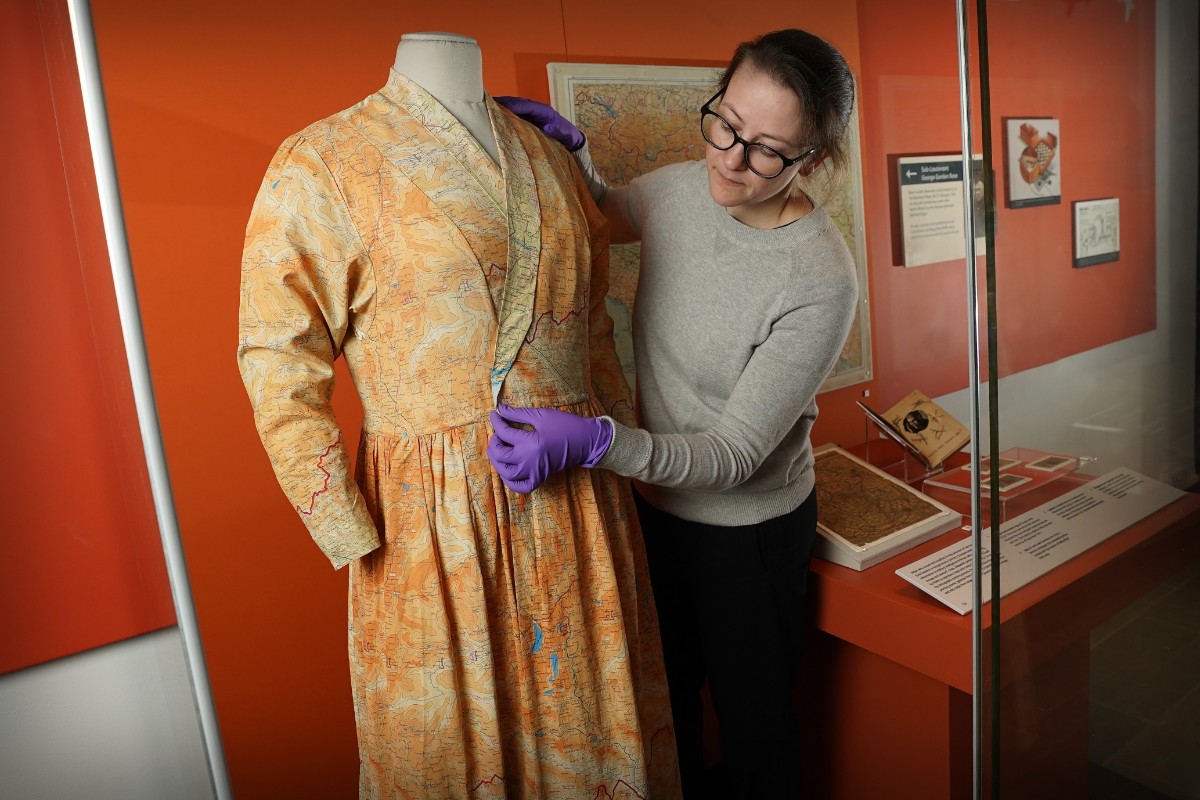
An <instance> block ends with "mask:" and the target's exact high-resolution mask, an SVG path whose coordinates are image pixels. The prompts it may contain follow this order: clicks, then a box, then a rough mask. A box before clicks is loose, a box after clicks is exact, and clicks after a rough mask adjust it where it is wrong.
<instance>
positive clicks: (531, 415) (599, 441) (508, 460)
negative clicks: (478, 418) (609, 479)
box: [487, 405, 613, 494]
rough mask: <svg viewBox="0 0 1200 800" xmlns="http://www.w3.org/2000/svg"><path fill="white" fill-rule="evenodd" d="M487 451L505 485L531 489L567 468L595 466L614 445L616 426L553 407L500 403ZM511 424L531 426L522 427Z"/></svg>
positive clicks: (516, 488) (526, 492)
mask: <svg viewBox="0 0 1200 800" xmlns="http://www.w3.org/2000/svg"><path fill="white" fill-rule="evenodd" d="M491 420H492V430H493V433H492V436H491V438H490V439H488V446H487V455H488V460H489V461H491V462H492V466H493V467H494V468H495V470H496V473H497V474H498V475H499V476H500V480H502V481H503V482H504V485H505V486H507V487H508V488H509V489H512V490H513V491H514V492H520V493H521V494H528V493H529V492H532V491H533V490H534V489H536V488H537V487H539V486H541V485H542V484H543V483H545V481H546V479H548V478H549V477H550V476H551V475H553V474H555V473H556V472H560V471H562V470H564V469H567V468H568V467H575V466H584V467H591V466H595V464H596V462H597V461H599V460H600V459H601V458H603V456H604V454H605V453H606V452H608V446H609V445H610V444H612V434H613V429H612V425H611V424H610V423H608V422H606V421H604V420H602V419H596V418H593V417H581V416H579V415H577V414H571V413H569V412H567V411H559V410H558V409H554V408H512V407H511V406H503V405H502V406H497V407H496V410H495V411H493V412H492V413H491ZM511 423H520V424H524V425H528V426H530V427H531V428H532V429H533V430H525V429H524V428H518V427H515V426H514V425H512V424H511Z"/></svg>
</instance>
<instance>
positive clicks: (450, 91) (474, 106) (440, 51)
mask: <svg viewBox="0 0 1200 800" xmlns="http://www.w3.org/2000/svg"><path fill="white" fill-rule="evenodd" d="M393 68H394V69H395V70H396V71H397V72H399V73H400V74H401V75H403V76H405V77H406V78H408V79H409V80H411V81H412V82H413V83H415V84H417V85H418V86H420V87H421V88H422V89H424V90H425V91H427V92H429V94H431V95H432V96H433V99H435V100H437V101H438V102H439V103H441V104H442V105H443V106H445V107H446V110H447V111H449V112H450V113H451V114H453V115H454V118H455V119H457V120H458V121H459V122H461V123H462V124H463V125H464V126H466V128H467V130H469V131H470V132H471V135H472V136H474V137H475V139H476V141H478V142H479V143H480V144H481V145H483V149H484V150H486V151H487V153H488V155H489V156H491V157H492V161H494V162H497V163H499V156H498V155H497V151H496V136H495V134H494V133H492V123H491V120H489V119H488V112H487V106H486V105H485V103H484V100H483V95H484V89H483V55H482V53H481V52H480V50H479V45H478V44H476V42H475V40H474V39H472V38H471V37H469V36H461V35H459V34H457V33H442V32H439V31H432V32H425V33H406V34H404V35H403V36H401V37H400V44H398V45H397V46H396V63H395V65H394V66H393Z"/></svg>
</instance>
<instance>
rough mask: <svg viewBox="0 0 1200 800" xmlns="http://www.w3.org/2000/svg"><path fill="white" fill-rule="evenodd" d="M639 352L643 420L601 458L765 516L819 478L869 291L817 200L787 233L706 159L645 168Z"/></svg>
mask: <svg viewBox="0 0 1200 800" xmlns="http://www.w3.org/2000/svg"><path fill="white" fill-rule="evenodd" d="M625 200H626V213H627V216H628V217H629V220H630V221H631V222H632V223H633V225H634V226H635V228H636V229H637V230H638V232H639V233H640V238H641V247H642V265H641V274H640V277H639V281H638V290H637V297H636V300H635V304H634V323H633V326H634V331H633V338H634V354H635V357H636V367H637V399H638V419H639V424H640V425H641V426H642V427H641V428H637V429H634V428H628V427H625V426H623V425H620V424H618V423H614V436H613V442H612V445H611V447H610V448H609V450H608V452H607V453H606V454H605V455H604V457H603V458H602V459H601V460H600V461H599V463H598V464H597V465H596V466H597V467H600V468H605V469H610V470H613V471H615V472H617V473H618V474H621V475H627V476H631V477H633V478H634V479H636V480H637V481H638V482H639V484H638V491H639V492H640V493H642V495H643V496H644V497H645V498H646V499H647V500H648V501H650V503H651V504H652V505H654V506H655V507H656V508H659V509H661V510H662V511H666V512H667V513H669V514H674V515H675V516H678V517H682V518H683V519H687V520H692V521H694V522H703V523H707V524H711V525H752V524H755V523H758V522H762V521H763V520H767V519H770V518H772V517H777V516H780V515H781V514H786V513H788V512H789V511H792V510H793V509H795V508H796V507H797V506H798V505H800V503H802V502H803V501H804V500H805V498H806V497H808V494H809V492H810V491H812V488H813V485H814V480H813V456H812V445H811V444H810V442H809V432H810V431H811V430H812V425H813V421H814V420H815V419H816V417H817V404H816V400H815V396H816V392H817V389H818V388H819V387H820V385H821V382H822V381H823V380H824V379H825V377H826V375H828V373H829V371H830V369H831V368H832V367H833V365H834V363H835V361H836V359H837V357H838V354H839V353H840V352H841V348H842V345H843V343H844V342H845V339H846V335H847V333H848V332H849V329H850V324H851V322H852V321H853V318H854V309H855V304H856V302H857V281H856V278H855V271H854V262H853V259H852V258H851V256H850V252H849V251H848V250H847V248H846V244H845V242H844V241H843V240H842V237H841V235H840V234H839V233H838V230H837V228H836V227H834V225H833V222H832V221H831V220H830V219H829V215H828V214H826V213H825V212H824V211H823V210H822V209H820V208H817V209H815V210H814V211H812V212H810V213H809V214H807V215H806V216H804V217H803V218H801V219H799V220H796V221H795V222H793V223H791V224H789V225H785V226H783V227H781V228H775V229H773V230H759V229H757V228H751V227H749V226H746V225H743V224H742V223H740V222H738V221H737V220H735V219H734V218H733V217H731V216H729V214H728V212H726V211H725V209H724V208H722V207H720V206H718V205H717V204H716V203H715V202H713V199H712V197H711V196H710V195H709V193H708V183H707V175H706V172H705V163H704V162H703V161H699V162H689V163H686V164H676V165H673V166H669V167H664V168H662V169H659V170H657V171H655V172H652V173H650V174H649V175H645V176H643V177H641V178H638V179H636V180H635V181H634V182H633V183H631V184H630V186H629V191H628V192H626V193H625Z"/></svg>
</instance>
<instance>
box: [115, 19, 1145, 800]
mask: <svg viewBox="0 0 1200 800" xmlns="http://www.w3.org/2000/svg"><path fill="white" fill-rule="evenodd" d="M1001 5H1004V4H1001ZM1009 5H1011V4H1009ZM1021 5H1038V6H1039V7H1041V8H1043V9H1044V10H1045V11H1046V12H1047V14H1049V15H1050V16H1052V17H1055V18H1057V17H1061V16H1062V14H1063V13H1065V12H1063V11H1061V10H1059V9H1058V8H1057V7H1058V6H1060V5H1063V4H1062V3H1060V2H1058V0H1040V2H1039V3H1033V2H1031V3H1023V4H1021ZM1075 5H1076V6H1079V4H1075ZM1112 5H1113V6H1114V7H1119V4H1116V3H1113V4H1112ZM1142 5H1143V4H1142V3H1139V4H1138V6H1139V9H1141V7H1142ZM439 8H440V5H439V4H399V3H394V2H387V3H380V2H369V1H368V0H363V2H360V3H358V4H356V7H355V8H354V10H353V12H350V11H346V10H342V9H344V6H337V5H336V4H330V3H328V2H325V0H321V1H320V2H318V1H317V0H290V1H289V2H287V3H284V2H281V0H261V2H255V3H243V2H233V0H213V2H210V3H207V4H182V5H179V4H150V3H144V2H141V1H140V0H96V2H94V4H93V14H94V17H95V24H96V30H97V38H98V43H99V53H100V58H101V63H102V67H103V70H104V76H105V85H106V91H107V96H108V101H109V111H110V115H111V123H112V129H113V139H114V143H115V147H116V156H117V164H118V170H119V173H120V179H121V185H122V191H123V195H124V200H125V203H126V209H125V210H126V218H127V223H128V226H129V231H130V244H131V250H132V256H133V262H134V267H135V271H136V273H137V279H138V286H139V291H140V293H141V298H142V307H143V317H144V326H145V329H146V334H147V341H148V347H149V350H150V357H151V363H152V367H153V370H154V376H155V382H156V389H157V398H158V402H159V406H160V414H161V418H162V424H163V431H164V437H165V444H166V450H167V457H168V460H169V463H170V467H171V474H172V479H173V481H174V487H175V492H176V503H177V508H178V513H179V521H180V528H181V533H182V536H183V540H184V547H185V552H186V556H187V559H188V564H189V569H190V572H191V579H192V587H193V592H194V596H195V603H196V609H197V614H198V617H199V623H200V630H201V634H202V636H203V639H204V645H205V648H206V655H207V657H208V661H209V673H210V678H211V680H212V684H213V693H214V698H215V702H216V706H217V714H218V717H219V719H220V721H221V726H222V735H223V737H224V742H225V745H226V748H227V759H228V763H229V768H230V774H231V777H232V780H233V784H234V789H235V791H236V793H237V795H238V796H239V797H241V798H254V797H264V798H268V797H269V798H274V797H285V796H322V797H344V796H350V795H352V794H353V786H354V782H355V770H356V751H355V741H354V728H353V718H352V711H351V705H350V693H349V672H348V669H347V664H346V651H345V647H346V641H345V638H346V634H345V631H346V619H345V613H346V612H345V602H346V578H345V573H344V572H343V573H335V572H333V571H332V570H331V569H330V568H329V566H328V563H327V562H326V561H325V559H324V557H323V556H322V555H321V554H320V553H319V551H318V550H317V548H316V547H315V545H313V544H312V543H311V542H310V541H309V539H308V536H307V533H306V532H305V530H304V528H303V526H302V525H301V523H300V521H299V520H298V519H297V517H296V515H295V513H294V511H293V510H292V509H291V508H290V507H289V505H288V503H287V501H286V499H285V498H284V496H283V493H282V492H281V491H280V490H279V488H278V486H277V485H276V482H275V479H274V476H273V475H272V473H271V469H270V466H269V464H268V462H267V459H266V457H265V455H264V454H263V452H262V448H261V445H260V444H259V442H258V439H257V436H256V434H255V432H254V428H253V423H252V418H251V413H250V408H249V404H248V402H247V400H246V398H245V395H244V392H243V390H242V386H241V383H240V381H239V379H238V375H237V370H236V365H235V362H234V351H235V347H236V330H237V305H238V281H239V263H240V256H241V247H242V237H243V232H244V229H245V224H246V219H247V216H248V214H249V210H250V204H251V202H252V200H253V197H254V194H255V191H256V190H257V187H258V184H259V181H260V180H261V177H262V174H263V170H264V169H265V168H266V165H267V162H268V160H269V159H270V157H271V155H272V154H273V152H274V150H275V148H276V147H277V146H278V144H279V143H280V142H281V141H282V139H283V138H284V137H285V136H287V135H289V134H291V133H293V132H295V131H297V130H299V129H300V128H302V127H304V126H305V125H307V124H308V123H310V122H313V121H315V120H317V119H319V118H322V117H324V116H327V115H328V114H331V113H334V112H336V111H338V110H340V109H342V108H345V107H346V106H349V105H351V104H352V103H354V102H357V101H358V100H359V99H361V98H362V97H364V96H365V95H367V94H369V93H371V92H373V91H375V90H376V89H378V88H379V87H380V86H381V85H382V83H383V82H384V80H385V79H386V75H387V69H388V67H389V66H390V64H391V62H392V58H393V55H394V49H395V45H396V42H397V41H398V40H399V37H400V35H401V34H403V33H404V32H407V31H419V30H451V31H455V32H459V33H464V34H468V35H471V36H474V37H475V38H476V39H478V41H479V43H480V45H481V47H482V49H483V53H484V72H485V81H486V84H487V87H488V89H489V90H490V91H491V92H492V93H493V94H524V95H528V96H532V97H537V98H541V99H545V98H546V97H547V96H548V90H547V87H546V73H545V66H544V65H545V63H546V62H547V61H561V60H573V61H634V62H643V63H709V64H711V63H720V62H722V61H724V60H725V59H726V58H727V57H728V55H729V53H730V52H731V51H732V49H733V47H734V46H735V45H736V44H737V43H738V42H739V41H741V40H743V39H746V38H750V37H751V36H753V35H755V34H757V33H760V32H762V31H763V30H764V29H765V28H764V27H763V24H762V23H761V22H760V21H761V20H769V21H770V25H771V26H773V27H784V26H789V25H793V26H799V27H806V28H808V29H810V30H813V31H814V32H816V33H819V34H821V35H824V36H826V37H827V38H829V39H830V40H831V41H833V42H834V44H836V45H837V46H838V47H840V48H841V49H842V50H843V51H844V52H845V53H846V55H847V57H848V59H849V61H850V62H851V65H852V66H853V67H854V68H855V69H856V70H857V71H858V72H859V73H860V77H861V95H862V119H863V125H864V157H865V160H864V167H865V171H866V185H865V196H866V210H867V219H868V237H869V249H868V259H869V263H870V269H871V281H872V300H873V312H874V324H873V330H874V342H875V368H876V375H877V378H876V380H875V381H874V382H873V383H869V384H864V385H860V386H856V387H850V388H847V389H843V390H840V391H837V392H832V393H830V394H828V395H824V396H822V398H821V408H822V417H821V420H820V421H819V422H818V428H817V433H816V436H817V438H818V439H820V440H822V441H825V440H834V441H839V442H843V443H851V442H853V441H854V440H855V439H860V438H861V436H862V435H863V423H862V417H861V415H860V414H859V413H857V412H856V410H855V407H854V405H853V400H855V399H857V398H858V397H860V396H861V394H862V392H863V391H864V389H871V390H872V395H873V396H874V397H876V398H879V399H878V400H877V401H876V402H878V403H879V404H880V405H882V404H883V403H884V402H885V401H886V402H890V401H893V400H896V399H898V398H899V396H900V395H902V394H904V393H907V391H908V390H909V389H911V388H913V387H914V386H915V387H920V388H922V389H924V390H925V391H926V392H928V393H930V394H938V393H942V392H946V391H951V390H954V389H958V388H961V387H962V386H964V385H965V383H966V351H965V333H964V331H963V328H964V321H965V297H964V293H965V281H964V278H963V276H962V267H961V264H960V265H957V266H956V265H953V264H950V265H932V266H929V267H923V268H917V269H913V270H903V269H900V268H895V267H892V266H891V264H892V260H891V259H892V254H891V235H890V230H889V222H888V214H887V209H888V197H887V176H886V169H885V166H884V165H885V163H886V156H887V154H889V153H895V152H911V151H936V150H943V151H946V152H957V151H958V150H959V144H958V142H959V138H958V132H957V126H958V110H957V97H958V93H957V88H956V87H957V73H956V57H955V47H954V19H953V10H952V8H951V7H950V6H947V5H946V4H945V3H943V2H940V1H939V2H934V0H913V1H912V2H907V3H895V2H891V0H860V2H859V3H858V4H857V6H856V5H855V4H851V3H829V2H816V0H763V2H759V3H757V4H755V6H754V11H753V13H752V14H751V13H745V9H742V8H734V7H731V6H729V4H727V3H721V2H715V0H697V2H693V3H690V4H688V5H687V6H686V11H685V12H681V10H680V9H681V8H683V7H682V6H680V4H678V3H676V2H669V3H668V2H659V3H647V2H645V1H644V0H642V1H641V2H634V0H613V2H604V3H584V2H580V1H579V0H569V2H557V1H556V0H535V2H533V3H526V4H523V5H522V6H521V10H520V13H519V15H514V14H513V13H512V11H511V7H510V6H508V5H506V4H502V3H494V2H489V3H485V2H482V1H481V0H463V1H461V2H457V3H454V4H453V6H452V9H453V10H452V11H441V10H439ZM1089 13H1090V12H1089ZM1022 22H1023V21H1022V20H1019V19H1018V20H1014V21H1012V22H1011V23H1009V24H1010V25H1012V26H1015V25H1018V24H1021V23H1022ZM1036 36H1038V37H1040V38H1039V41H1040V40H1041V39H1044V38H1046V37H1049V36H1050V34H1048V33H1039V34H1036ZM1055 41H1056V44H1057V45H1059V46H1061V47H1065V48H1070V46H1071V39H1070V37H1067V36H1060V37H1056V38H1055ZM1139 53H1141V51H1139ZM1043 55H1044V57H1046V58H1051V57H1053V58H1055V59H1057V60H1064V59H1067V58H1068V56H1057V55H1055V56H1051V55H1050V54H1049V52H1048V53H1047V54H1043ZM1093 55H1094V53H1092V51H1091V50H1090V49H1088V50H1087V51H1086V56H1087V57H1088V58H1089V59H1090V58H1091V57H1092V56H1093ZM1139 57H1141V56H1139ZM1055 63H1057V61H1056V62H1055ZM1014 93H1017V90H1014ZM1060 94H1061V93H1060ZM998 110H1000V109H999V108H998ZM1013 110H1014V111H1015V112H1019V113H1028V114H1033V113H1041V114H1058V115H1060V116H1061V117H1062V119H1063V130H1064V132H1066V131H1075V130H1079V129H1080V128H1081V127H1084V125H1083V124H1082V123H1081V122H1080V121H1077V120H1076V119H1075V118H1074V116H1072V115H1073V114H1074V113H1077V112H1075V111H1072V112H1071V113H1070V114H1068V113H1067V112H1068V109H1060V108H1059V107H1058V106H1056V105H1055V104H1054V103H1051V102H1049V101H1047V102H1040V101H1039V102H1036V103H1035V102H1032V101H1023V102H1021V103H1020V104H1019V107H1017V108H1014V109H1013ZM1078 113H1082V111H1080V112H1078ZM1096 113H1097V114H1099V113H1101V112H1100V111H1099V110H1097V112H1096ZM1064 138H1065V136H1064ZM1071 147H1072V148H1078V149H1076V150H1073V149H1068V148H1067V147H1066V145H1064V152H1065V153H1067V155H1066V156H1065V163H1066V165H1067V169H1068V172H1067V176H1068V177H1067V180H1066V181H1064V185H1068V186H1069V187H1070V191H1071V192H1072V193H1073V192H1075V191H1076V187H1077V186H1078V184H1076V183H1075V180H1076V176H1077V175H1078V174H1080V173H1082V172H1083V171H1084V169H1085V168H1086V161H1085V160H1084V158H1085V153H1084V152H1083V148H1082V145H1081V144H1076V145H1072V146H1071ZM1072 152H1075V153H1078V155H1071V153H1072ZM1076 159H1078V160H1076ZM1072 164H1075V165H1077V166H1075V167H1072V166H1071V165H1072ZM1075 169H1078V170H1079V171H1080V172H1079V173H1076V172H1074V171H1073V170H1075ZM1096 191H1099V190H1096ZM1113 193H1114V194H1115V193H1117V192H1116V191H1114V192H1113ZM1089 196H1092V195H1089ZM1067 199H1068V198H1064V200H1067ZM1122 205H1123V209H1122V210H1123V212H1124V205H1125V204H1124V203H1123V204H1122ZM1068 209H1069V205H1064V206H1061V207H1054V208H1052V209H1049V210H1046V209H1041V210H1039V209H1034V210H1023V211H1020V212H1011V215H1009V216H1006V217H1004V219H1003V225H1004V226H1005V227H1004V230H1005V235H1006V236H1011V237H1012V238H1013V239H1014V240H1020V241H1023V240H1025V237H1024V235H1023V234H1018V233H1016V232H1014V231H1015V230H1016V226H1017V225H1018V224H1024V223H1025V222H1027V221H1029V220H1033V219H1038V220H1040V219H1042V218H1043V217H1054V218H1055V219H1057V215H1059V214H1060V213H1062V214H1065V213H1066V212H1067V210H1068ZM1123 222H1124V220H1123ZM1057 224H1058V223H1057V222H1054V223H1047V225H1049V226H1056V225H1057ZM1010 226H1011V227H1010ZM1054 230H1055V231H1057V227H1054ZM1034 233H1035V234H1036V235H1037V236H1043V237H1045V238H1046V239H1047V240H1048V241H1056V240H1055V238H1054V237H1055V236H1057V235H1058V234H1057V233H1055V234H1054V235H1053V236H1052V235H1051V233H1050V232H1049V229H1046V230H1043V229H1042V228H1038V229H1037V230H1036V231H1035V232H1034ZM1062 235H1063V236H1069V225H1068V226H1067V229H1066V233H1063V234H1062ZM1018 246H1019V247H1022V248H1023V245H1018ZM1028 256H1029V253H1027V252H1022V253H1021V254H1020V256H1019V257H1018V256H1017V255H1016V254H1014V255H1013V256H1011V257H1010V260H1009V261H1006V262H1004V263H1005V264H1006V265H1007V266H1006V267H1005V268H1006V269H1008V268H1009V267H1010V266H1011V267H1012V268H1013V269H1014V270H1016V271H1018V272H1021V273H1022V274H1024V272H1025V271H1028V270H1030V269H1034V268H1035V266H1034V265H1030V266H1026V264H1027V262H1029V263H1030V264H1032V262H1031V260H1030V259H1029V258H1028ZM1057 258H1058V256H1055V259H1057ZM1124 265H1125V263H1124V262H1122V267H1124ZM1061 267H1062V265H1061V264H1060V263H1058V261H1057V260H1056V261H1054V262H1053V263H1049V262H1047V263H1044V264H1043V263H1041V261H1039V262H1038V263H1037V264H1036V269H1039V270H1042V269H1044V270H1045V271H1047V272H1049V271H1053V270H1059V269H1060V268H1061ZM1066 270H1067V273H1068V274H1067V276H1066V277H1062V276H1060V279H1061V280H1062V281H1065V282H1067V283H1070V280H1071V279H1072V278H1075V277H1076V276H1078V275H1081V274H1082V273H1079V272H1078V271H1077V272H1076V273H1073V274H1072V273H1070V270H1069V265H1068V266H1067V267H1066ZM1093 270H1094V272H1092V273H1091V274H1090V275H1088V276H1086V277H1084V278H1083V279H1082V280H1090V281H1094V282H1107V281H1111V277H1110V276H1111V274H1112V273H1114V272H1115V270H1107V272H1106V271H1105V268H1093ZM1007 279H1008V276H1006V281H1007ZM1005 285H1007V284H1005ZM1112 291H1113V292H1116V291H1117V289H1113V290H1112ZM1058 299H1059V300H1060V301H1061V300H1062V297H1059V298H1058ZM1063 313H1068V312H1066V311H1065V310H1064V312H1063ZM1139 324H1144V321H1143V322H1142V323H1139ZM1122 330H1124V329H1123V328H1122V329H1119V330H1118V329H1116V328H1114V329H1111V330H1109V331H1108V332H1107V333H1105V334H1104V335H1109V336H1117V335H1120V333H1121V331H1122ZM1087 335H1088V336H1092V334H1091V333H1088V334H1087ZM1124 335H1128V334H1127V333H1126V334H1124ZM1088 341H1090V340H1086V341H1085V340H1081V339H1078V338H1076V339H1073V340H1072V339H1069V338H1068V339H1066V340H1064V341H1063V342H1061V343H1060V342H1057V341H1056V343H1055V347H1060V345H1061V347H1062V348H1069V347H1072V346H1074V347H1077V348H1078V347H1080V346H1090V345H1088V344H1087V342H1088ZM1035 350H1036V351H1037V354H1038V356H1039V357H1040V355H1041V354H1050V355H1053V352H1055V351H1054V350H1053V349H1052V348H1042V347H1041V346H1040V345H1039V346H1038V347H1037V348H1035ZM1062 352H1066V350H1065V349H1064V350H1062ZM1053 357H1057V356H1053ZM1022 363H1024V362H1022ZM340 375H341V379H340V384H341V389H340V390H339V392H338V395H337V397H338V400H337V402H338V404H339V406H338V411H339V414H340V415H341V417H342V419H343V424H344V426H345V428H346V431H345V432H346V434H347V438H348V439H349V440H350V441H349V442H348V444H349V446H350V448H351V452H353V449H354V445H355V444H356V442H355V439H356V436H357V433H356V431H357V419H358V414H359V411H358V409H357V404H356V401H355V399H354V398H353V392H352V390H351V388H350V383H349V379H348V376H347V375H346V373H345V371H344V370H342V371H341V372H340Z"/></svg>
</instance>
